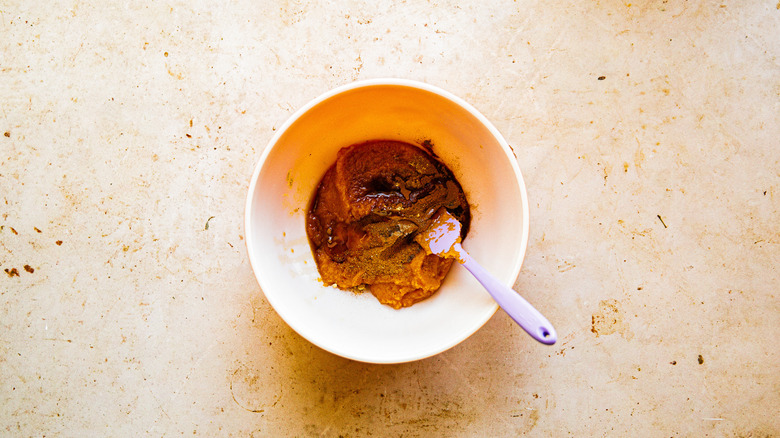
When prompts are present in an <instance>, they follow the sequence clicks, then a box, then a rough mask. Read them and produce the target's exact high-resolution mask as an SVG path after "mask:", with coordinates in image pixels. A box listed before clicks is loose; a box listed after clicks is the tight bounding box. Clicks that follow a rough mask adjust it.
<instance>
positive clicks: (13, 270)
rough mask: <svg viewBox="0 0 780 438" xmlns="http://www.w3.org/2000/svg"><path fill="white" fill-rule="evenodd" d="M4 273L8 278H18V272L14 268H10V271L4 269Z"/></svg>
mask: <svg viewBox="0 0 780 438" xmlns="http://www.w3.org/2000/svg"><path fill="white" fill-rule="evenodd" d="M4 271H5V273H6V274H8V276H9V277H18V276H19V271H18V270H17V269H16V268H11V269H8V268H5V269H4Z"/></svg>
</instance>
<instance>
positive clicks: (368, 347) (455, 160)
mask: <svg viewBox="0 0 780 438" xmlns="http://www.w3.org/2000/svg"><path fill="white" fill-rule="evenodd" d="M376 139H387V140H400V141H405V142H408V143H412V144H417V145H420V144H422V143H423V142H425V141H429V142H430V143H431V144H432V145H433V151H434V153H435V154H436V155H437V156H438V157H439V158H440V159H441V160H442V161H443V162H444V163H445V164H447V166H448V167H449V168H450V169H451V170H452V171H453V173H454V174H455V176H456V178H457V179H458V180H459V181H460V183H461V185H462V186H463V189H464V191H465V193H466V196H467V197H468V200H469V203H470V205H471V207H472V216H473V217H472V224H471V230H470V232H469V235H468V236H467V238H466V240H465V241H464V248H466V249H467V250H468V251H469V253H470V254H471V255H472V256H473V257H474V258H475V259H476V260H478V261H479V262H480V263H481V264H482V265H483V266H485V268H486V269H487V270H489V271H490V272H491V273H493V274H494V275H495V276H496V277H497V278H498V279H500V280H501V281H503V282H505V283H506V284H508V285H511V284H512V283H513V282H514V281H515V280H516V278H517V275H518V273H519V271H520V266H521V264H522V259H523V255H524V253H525V247H526V242H527V236H528V225H527V210H528V208H527V202H526V194H525V187H524V185H523V181H522V178H521V176H520V172H519V169H518V167H517V163H516V161H515V159H514V157H513V156H512V153H511V151H509V149H508V147H507V145H506V144H505V142H504V141H503V139H502V138H501V136H500V134H498V132H497V131H496V130H495V128H493V127H492V125H491V124H490V123H489V122H487V120H485V119H484V117H482V116H481V115H479V113H477V112H476V110H473V108H471V107H470V106H468V104H466V103H465V102H462V101H460V100H459V99H458V98H456V97H454V96H451V95H449V94H447V93H445V92H443V91H441V90H438V89H435V88H433V87H430V86H426V85H422V84H416V83H415V84H410V83H382V82H377V83H368V84H362V85H353V86H348V87H343V88H342V89H338V90H335V91H334V92H331V93H328V94H326V95H324V96H322V97H320V98H318V99H316V100H315V101H313V102H312V103H310V104H309V105H308V106H307V107H305V108H303V109H302V110H300V111H299V112H298V113H296V114H295V115H294V116H293V117H292V118H291V119H290V120H289V121H288V122H287V124H286V125H285V126H284V127H283V128H281V130H280V131H279V133H277V136H276V137H275V138H274V139H273V140H272V141H271V143H270V144H269V146H268V149H267V150H266V151H265V153H264V155H263V157H262V159H261V161H260V163H259V164H258V167H257V169H256V171H255V175H254V177H253V180H252V181H251V185H250V191H249V196H248V199H247V212H246V214H247V220H246V226H247V230H246V235H247V248H248V252H249V257H250V261H251V263H252V267H253V269H254V270H255V274H256V276H257V278H258V282H259V283H260V286H261V288H262V290H263V292H264V294H265V296H266V298H267V299H268V301H269V302H270V304H271V305H272V306H273V307H274V309H275V310H276V311H277V312H278V314H279V315H280V316H281V317H282V319H284V320H285V321H286V322H287V323H288V324H289V325H290V327H292V328H293V329H294V330H295V331H297V332H298V333H299V334H300V335H301V336H303V337H304V338H306V339H308V340H309V341H311V342H312V343H314V344H315V345H317V346H319V347H321V348H323V349H325V350H328V351H330V352H332V353H335V354H338V355H341V356H344V357H347V358H351V359H355V360H360V361H365V362H375V363H397V362H405V361H410V360H415V359H421V358H424V357H427V356H430V355H433V354H436V353H439V352H441V351H444V350H446V349H448V348H450V347H452V346H453V345H456V344H457V343H459V342H460V341H462V340H463V339H465V338H467V337H468V336H469V335H470V334H472V333H473V332H474V331H476V330H477V329H478V328H479V327H481V326H482V325H483V324H484V323H485V322H486V321H487V320H488V319H489V318H490V316H491V315H492V314H493V313H494V312H495V311H496V309H497V306H496V304H495V302H494V301H493V300H492V299H491V298H490V296H489V295H488V293H487V292H486V291H484V290H483V289H482V287H481V286H480V284H479V283H477V281H476V280H474V279H473V278H472V277H471V276H470V274H469V273H468V272H467V271H466V270H465V269H464V268H463V267H462V266H460V265H458V264H457V263H456V264H455V265H453V269H452V270H451V271H450V273H449V274H448V275H447V277H446V279H445V281H444V284H443V285H442V287H441V289H440V290H439V291H438V292H437V293H436V294H434V296H432V297H431V298H429V299H427V300H425V301H423V302H420V303H417V304H415V305H414V306H412V307H409V308H405V309H401V310H394V309H392V308H390V307H387V306H384V305H381V304H380V303H379V302H378V301H377V300H376V299H375V298H374V297H373V296H372V295H371V294H370V293H364V294H354V293H351V292H346V291H342V290H338V289H336V288H333V287H325V286H323V284H322V282H321V281H320V280H319V274H318V272H317V267H316V265H315V263H314V259H313V257H312V253H311V249H310V247H309V242H308V239H307V237H306V231H305V226H304V224H305V214H306V209H307V207H308V203H309V201H310V197H311V196H312V194H313V193H314V190H315V189H316V187H317V184H318V183H319V181H320V179H321V178H322V175H323V174H324V173H325V171H326V170H327V168H328V167H329V166H330V165H331V164H332V163H333V162H334V161H335V159H336V153H337V152H338V150H339V149H341V148H343V147H346V146H349V145H351V144H354V143H359V142H363V141H367V140H376Z"/></svg>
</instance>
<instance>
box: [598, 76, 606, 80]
mask: <svg viewBox="0 0 780 438" xmlns="http://www.w3.org/2000/svg"><path fill="white" fill-rule="evenodd" d="M606 78H607V77H606V76H599V80H600V81H603V80H604V79H606Z"/></svg>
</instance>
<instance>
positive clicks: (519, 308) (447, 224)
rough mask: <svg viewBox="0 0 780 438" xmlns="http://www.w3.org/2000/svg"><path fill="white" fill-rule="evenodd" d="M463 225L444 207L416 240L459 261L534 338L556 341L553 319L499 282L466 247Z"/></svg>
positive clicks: (552, 342)
mask: <svg viewBox="0 0 780 438" xmlns="http://www.w3.org/2000/svg"><path fill="white" fill-rule="evenodd" d="M460 228H461V225H460V222H458V220H457V219H455V217H453V216H452V215H451V214H450V213H449V212H447V210H445V209H444V208H442V209H441V210H440V211H439V212H438V213H437V216H436V218H435V219H434V221H433V223H432V224H431V226H430V227H429V228H428V229H427V230H425V231H424V232H422V233H420V234H418V235H417V237H416V238H415V240H416V241H417V243H419V244H420V245H421V246H422V247H423V248H424V249H425V250H426V251H428V252H430V253H432V254H436V255H438V256H440V257H446V258H454V259H456V260H458V261H459V262H460V263H461V264H463V266H464V267H465V268H466V269H468V271H469V272H471V274H472V275H473V276H474V277H475V278H476V279H477V280H478V281H479V282H480V283H482V286H484V287H485V289H487V291H488V292H489V293H490V295H491V296H492V297H493V299H494V300H496V303H498V305H499V306H501V308H502V309H504V311H505V312H506V313H507V314H508V315H509V316H510V317H511V318H512V319H513V320H515V322H516V323H517V324H518V325H520V327H522V328H523V330H525V331H526V332H528V334H529V335H531V337H532V338H534V339H536V340H537V341H539V342H541V343H542V344H547V345H552V344H554V343H555V341H557V340H558V335H557V334H556V333H555V328H553V326H552V324H550V321H548V320H547V318H545V317H544V315H542V314H541V313H539V311H538V310H536V308H534V306H532V305H531V303H529V302H528V301H526V300H525V299H524V298H523V297H521V296H520V294H518V293H517V292H515V291H514V290H513V289H512V288H509V287H507V286H504V285H503V284H502V283H501V282H499V281H498V280H497V279H496V278H495V277H493V275H491V274H490V273H489V272H488V271H486V270H485V268H483V267H482V266H480V265H479V263H477V261H476V260H474V259H473V258H472V257H471V256H470V255H469V254H468V253H467V252H466V250H464V249H463V247H462V246H461V245H460Z"/></svg>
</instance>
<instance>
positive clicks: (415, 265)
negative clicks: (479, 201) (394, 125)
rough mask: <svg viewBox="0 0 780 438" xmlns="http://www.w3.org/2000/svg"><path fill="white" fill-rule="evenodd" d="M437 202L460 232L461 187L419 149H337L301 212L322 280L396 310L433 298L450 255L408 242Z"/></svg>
mask: <svg viewBox="0 0 780 438" xmlns="http://www.w3.org/2000/svg"><path fill="white" fill-rule="evenodd" d="M440 207H444V208H446V209H447V210H448V211H449V212H450V213H451V214H452V215H453V216H455V217H456V218H457V219H458V220H459V221H460V222H461V224H463V229H462V231H461V235H462V237H465V236H466V233H467V232H468V228H469V223H470V221H471V215H470V212H469V204H468V202H467V201H466V196H465V195H464V193H463V189H461V187H460V184H458V182H457V181H456V180H455V177H454V176H453V175H452V172H451V171H450V170H449V169H448V168H447V167H446V166H444V164H442V163H441V162H439V161H438V160H436V159H435V158H434V157H432V156H431V155H430V154H428V153H427V152H426V151H425V150H423V149H421V148H418V147H416V146H413V145H411V144H408V143H401V142H397V141H370V142H367V143H361V144H356V145H352V146H349V147H346V148H344V149H342V150H340V151H339V153H338V156H337V158H336V162H335V163H334V164H333V166H331V167H330V168H329V169H328V171H327V172H326V173H325V176H324V177H323V178H322V181H321V182H320V185H319V186H318V187H317V191H316V193H315V195H314V199H313V201H312V203H311V206H310V207H309V211H308V214H307V215H306V233H307V234H308V236H309V241H310V243H311V247H312V251H313V253H314V259H315V261H316V262H317V268H318V270H319V273H320V276H321V277H322V281H323V283H325V284H326V285H335V286H336V287H338V288H340V289H346V290H349V289H351V290H363V289H365V288H368V289H369V290H370V291H371V293H372V294H374V296H376V298H377V299H378V300H379V301H380V302H381V303H383V304H387V305H388V306H391V307H393V308H396V309H399V308H401V307H408V306H411V305H412V304H414V303H416V302H418V301H421V300H424V299H425V298H428V297H429V296H431V295H433V293H434V292H436V290H437V289H438V288H439V286H441V282H442V280H443V279H444V276H445V275H446V274H447V272H448V271H449V269H450V266H452V263H453V260H452V259H443V258H441V257H439V256H437V255H433V254H426V253H425V251H424V250H423V248H422V247H421V246H420V245H419V244H418V243H417V242H415V240H414V239H415V236H417V234H418V233H420V232H422V231H425V230H426V229H427V228H428V226H429V225H430V224H431V223H432V222H433V217H434V215H435V214H436V211H437V210H438V209H439V208H440Z"/></svg>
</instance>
